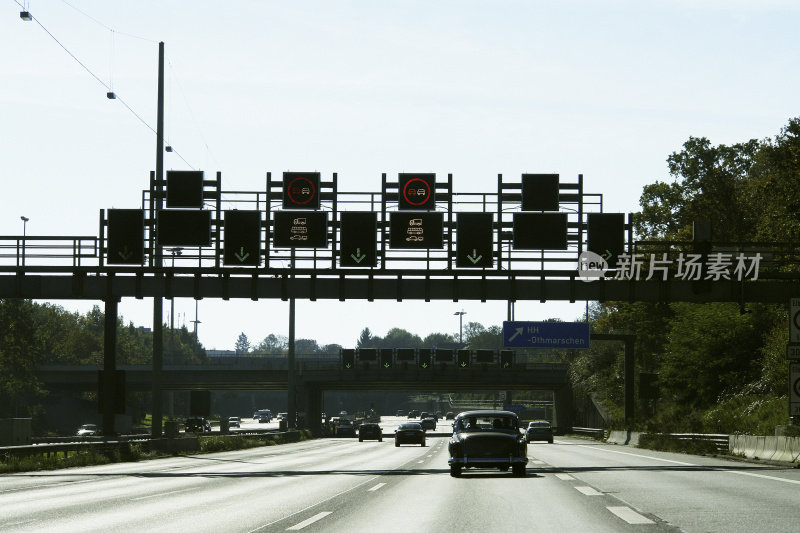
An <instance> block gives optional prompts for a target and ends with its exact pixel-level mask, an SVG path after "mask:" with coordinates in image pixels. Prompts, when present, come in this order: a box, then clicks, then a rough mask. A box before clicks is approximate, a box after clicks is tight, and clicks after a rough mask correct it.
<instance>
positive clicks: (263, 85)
mask: <svg viewBox="0 0 800 533" xmlns="http://www.w3.org/2000/svg"><path fill="white" fill-rule="evenodd" d="M0 5H2V10H0V35H2V37H0V42H2V43H3V49H4V51H3V53H2V54H0V72H1V73H2V83H0V120H1V123H2V128H0V141H2V144H0V146H2V149H1V150H2V152H0V153H2V165H0V173H1V174H0V176H1V177H2V178H1V179H2V184H3V190H2V194H0V213H1V214H2V215H1V216H0V235H5V236H9V235H20V234H21V233H22V230H23V222H22V220H21V219H20V217H21V216H25V217H27V218H28V219H29V221H28V222H27V228H26V231H27V234H28V235H38V236H43V235H87V236H96V235H97V234H98V220H99V211H100V209H108V208H112V207H114V208H137V207H139V206H140V204H141V195H142V190H143V189H146V188H147V187H148V179H149V172H150V171H151V170H153V169H154V168H155V152H156V138H155V134H154V132H153V131H152V130H151V129H150V128H153V129H155V124H156V96H157V94H156V85H157V60H158V41H164V42H165V48H166V59H167V69H166V78H167V81H166V112H165V117H166V120H165V132H166V140H167V142H168V143H169V144H170V145H172V146H174V147H175V150H176V152H173V153H168V154H166V155H165V168H166V169H180V170H182V169H189V168H193V169H199V170H204V171H206V172H207V173H210V174H211V175H213V174H214V173H215V172H217V171H221V172H222V175H223V188H224V189H226V190H242V191H259V190H263V188H264V176H265V173H266V172H267V171H271V172H273V175H278V176H279V175H280V173H281V172H283V171H285V170H293V171H308V170H316V171H320V172H322V174H323V176H324V177H325V178H329V177H330V175H331V174H332V173H333V172H337V173H338V183H339V189H340V190H343V191H376V192H377V191H380V187H381V173H383V172H386V173H388V174H389V176H396V174H397V173H398V172H436V173H437V175H440V176H446V175H447V174H448V173H452V174H453V175H454V178H453V181H454V190H455V191H456V192H492V191H495V190H496V180H497V178H496V176H497V174H498V173H502V174H503V175H504V176H509V179H511V178H510V177H517V178H518V176H519V175H520V174H522V173H525V172H543V173H558V174H560V175H561V179H562V181H568V182H573V181H576V179H577V175H578V174H583V175H584V179H585V189H586V191H587V192H593V193H601V194H603V199H604V209H605V211H610V212H626V213H627V212H632V211H636V210H637V209H638V199H639V195H640V193H641V189H642V187H643V186H644V185H646V184H648V183H652V182H654V181H656V180H669V179H670V177H669V175H668V174H667V166H666V158H667V156H668V155H669V154H670V153H672V152H674V151H677V150H680V149H681V146H682V144H683V143H684V142H685V141H686V140H687V139H688V138H689V137H690V136H698V137H699V136H704V137H708V138H709V139H710V140H711V142H712V143H715V144H729V143H735V142H741V141H746V140H748V139H751V138H759V139H763V138H767V137H774V136H775V135H776V134H777V133H778V132H779V131H780V129H781V128H782V127H783V126H785V125H786V123H787V122H788V120H789V118H791V117H794V116H798V115H800V110H798V107H799V105H798V98H797V94H798V93H797V88H798V87H800V68H798V67H800V65H799V64H798V63H799V62H800V59H799V58H800V45H799V44H798V43H799V42H800V41H798V39H797V27H798V26H800V17H799V15H800V2H795V1H792V0H785V1H780V0H749V1H745V0H685V1H681V0H674V1H648V2H642V1H641V0H637V1H628V0H619V1H601V0H586V1H568V0H566V1H559V2H544V1H533V0H531V1H500V0H498V1H491V2H488V1H468V0H459V1H446V0H441V1H430V0H429V1H424V2H423V1H374V0H364V1H316V2H310V1H294V2H277V1H240V2H233V3H232V2H209V1H199V0H195V1H171V2H156V1H150V0H137V1H136V2H106V1H99V0H98V1H88V0H70V1H69V2H64V1H57V0H48V1H43V0H34V1H31V2H24V1H23V0H20V1H19V2H17V1H14V0H2V3H0ZM22 6H24V7H25V8H26V9H28V10H29V11H30V12H31V13H32V14H33V16H34V17H35V20H34V21H29V22H25V21H22V20H21V19H20V17H19V12H20V11H21V10H22V8H23V7H22ZM48 32H49V33H50V34H52V37H51V35H48ZM54 38H55V39H57V40H58V41H59V42H60V44H59V42H56V40H55V39H54ZM62 46H63V47H62ZM65 49H66V50H65ZM70 54H72V56H74V58H73V57H71V55H70ZM78 61H80V63H82V64H83V66H82V65H81V64H79V63H78ZM84 67H85V68H84ZM109 88H110V89H111V90H113V91H114V92H115V93H117V94H118V95H119V99H117V100H109V99H107V98H106V92H107V91H108V90H109ZM123 102H124V103H125V104H127V105H128V106H129V107H130V108H131V109H132V111H131V110H129V109H128V108H127V107H126V106H125V105H124V104H123ZM2 261H4V262H5V263H4V264H13V263H8V261H10V260H8V259H4V260H2ZM57 303H58V304H59V305H62V306H63V307H65V308H66V309H69V310H80V311H81V312H83V311H85V310H87V309H88V308H90V307H91V305H92V303H80V302H57ZM584 306H585V304H584V303H577V304H573V305H569V304H560V303H556V302H548V303H546V304H540V303H538V302H534V303H529V304H525V303H519V304H517V308H516V319H517V320H541V319H545V318H549V317H560V318H563V319H565V320H573V319H575V318H578V317H579V316H581V315H582V313H583V311H584ZM297 309H298V322H297V336H298V338H300V337H305V338H315V339H317V340H318V341H319V342H320V344H328V343H338V344H342V345H344V346H353V345H354V343H355V341H356V338H357V337H358V334H359V332H360V331H361V329H363V328H364V327H369V328H370V330H372V331H373V332H374V333H375V334H378V335H383V334H385V333H386V331H387V330H388V329H389V328H391V327H394V326H398V327H403V328H405V329H408V330H409V331H412V332H414V333H417V334H419V335H421V336H425V335H426V334H428V333H430V332H450V333H456V332H457V331H458V317H457V316H454V315H453V313H454V312H456V311H461V310H462V309H463V310H464V311H466V312H467V315H465V316H464V319H465V321H471V320H474V321H478V322H481V323H483V324H484V325H486V326H489V325H493V324H496V325H499V324H501V323H502V321H503V320H504V319H505V316H506V305H505V303H503V302H496V303H491V302H489V303H483V304H481V303H479V302H467V301H463V302H457V303H454V302H439V303H435V302H432V303H424V302H413V301H405V302H402V303H397V302H372V303H367V302H347V303H340V302H323V301H317V302H308V301H299V302H298V305H297ZM175 310H176V316H177V319H176V322H177V323H178V324H182V323H183V322H184V321H185V322H186V323H187V326H188V327H190V328H191V326H192V325H191V324H190V323H189V321H191V320H194V318H195V303H194V301H193V300H182V299H179V300H176V302H175ZM168 312H169V304H168V303H167V304H165V316H166V313H168ZM287 312H288V303H286V302H281V301H259V302H251V301H249V300H248V301H246V302H236V301H229V302H222V301H212V300H203V301H201V302H200V304H199V320H200V321H201V324H200V328H199V332H200V340H201V342H203V344H204V345H205V346H206V347H207V348H217V349H232V348H233V344H234V342H235V341H236V338H237V336H238V335H239V333H241V332H244V333H245V334H247V336H248V337H249V338H250V340H251V342H253V343H256V342H258V341H259V340H261V339H262V338H264V337H265V336H266V335H268V334H269V333H275V334H278V335H287V333H288V318H287ZM120 313H121V314H122V315H123V316H124V317H125V320H126V322H127V321H133V322H134V323H135V324H136V325H143V326H147V327H149V326H151V325H152V300H145V301H136V300H133V299H125V300H123V301H122V303H121V305H120Z"/></svg>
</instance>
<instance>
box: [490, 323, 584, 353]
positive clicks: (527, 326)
mask: <svg viewBox="0 0 800 533" xmlns="http://www.w3.org/2000/svg"><path fill="white" fill-rule="evenodd" d="M503 345H504V346H508V347H516V348H572V349H574V348H588V347H589V324H588V323H587V322H503Z"/></svg>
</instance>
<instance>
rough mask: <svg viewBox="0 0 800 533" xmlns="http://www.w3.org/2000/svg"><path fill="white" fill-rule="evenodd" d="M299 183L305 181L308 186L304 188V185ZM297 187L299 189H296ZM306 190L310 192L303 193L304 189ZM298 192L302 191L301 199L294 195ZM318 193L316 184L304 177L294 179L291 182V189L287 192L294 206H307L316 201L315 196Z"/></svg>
mask: <svg viewBox="0 0 800 533" xmlns="http://www.w3.org/2000/svg"><path fill="white" fill-rule="evenodd" d="M299 181H304V182H306V183H307V184H308V185H306V186H305V187H304V186H303V184H300V183H297V182H299ZM295 187H297V188H296V189H295ZM305 188H307V189H308V192H303V189H305ZM296 190H299V191H300V195H299V198H297V197H295V195H294V194H293V193H294V191H296ZM316 192H317V191H316V190H315V189H314V183H313V182H312V181H311V180H310V179H308V178H305V177H303V176H300V177H297V178H295V179H293V180H292V181H290V182H289V188H288V190H287V193H288V195H289V200H291V202H292V203H293V204H297V205H305V204H307V203H309V202H310V201H311V200H313V199H314V195H315V194H316ZM306 195H307V197H306ZM304 197H306V198H305V199H302V198H304Z"/></svg>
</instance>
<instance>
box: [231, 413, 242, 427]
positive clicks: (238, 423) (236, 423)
mask: <svg viewBox="0 0 800 533" xmlns="http://www.w3.org/2000/svg"><path fill="white" fill-rule="evenodd" d="M228 427H229V428H240V427H242V419H241V418H239V417H238V416H231V417H228Z"/></svg>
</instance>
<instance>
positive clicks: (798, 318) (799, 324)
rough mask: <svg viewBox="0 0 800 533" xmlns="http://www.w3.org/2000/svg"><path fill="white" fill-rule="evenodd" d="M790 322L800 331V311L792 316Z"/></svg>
mask: <svg viewBox="0 0 800 533" xmlns="http://www.w3.org/2000/svg"><path fill="white" fill-rule="evenodd" d="M792 322H794V327H795V328H797V329H799V330H800V311H798V312H796V313H795V314H794V316H793V317H792Z"/></svg>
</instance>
